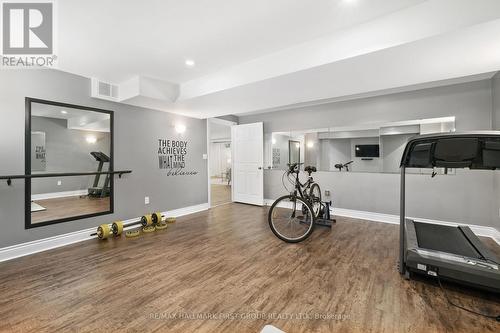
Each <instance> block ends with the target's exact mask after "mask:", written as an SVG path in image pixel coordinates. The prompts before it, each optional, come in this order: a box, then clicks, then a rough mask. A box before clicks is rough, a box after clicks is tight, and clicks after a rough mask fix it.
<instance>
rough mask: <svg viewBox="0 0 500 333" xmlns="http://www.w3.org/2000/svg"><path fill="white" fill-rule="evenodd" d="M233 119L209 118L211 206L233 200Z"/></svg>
mask: <svg viewBox="0 0 500 333" xmlns="http://www.w3.org/2000/svg"><path fill="white" fill-rule="evenodd" d="M232 125H236V123H233V122H231V121H226V120H221V119H217V118H212V119H208V122H207V127H208V154H209V167H208V178H209V199H210V206H211V207H215V206H220V205H223V204H226V203H230V202H232V173H231V171H232V170H231V168H232V147H231V145H232V140H231V126H232Z"/></svg>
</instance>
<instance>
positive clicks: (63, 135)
mask: <svg viewBox="0 0 500 333" xmlns="http://www.w3.org/2000/svg"><path fill="white" fill-rule="evenodd" d="M31 129H32V131H41V132H44V133H45V150H46V170H45V172H47V173H52V172H75V171H97V166H98V162H97V161H96V160H95V158H94V157H92V155H90V152H91V151H100V152H103V153H104V154H106V155H108V156H109V152H110V148H111V140H110V135H109V133H105V132H88V131H80V130H74V129H69V128H68V127H67V120H65V119H55V118H47V117H32V118H31ZM90 134H91V135H92V136H95V137H96V139H97V142H96V143H95V144H89V143H87V142H86V137H87V136H88V135H90ZM108 167H109V164H108V163H105V164H104V169H103V171H106V170H107V168H108ZM33 173H36V172H33ZM104 178H105V177H104V176H101V181H100V185H102V184H103V183H104ZM59 180H60V181H61V185H60V186H58V185H57V181H59ZM93 181H94V176H91V177H65V178H39V179H33V181H32V183H31V194H40V193H54V192H63V191H76V190H84V189H87V188H88V187H89V186H91V185H92V183H93Z"/></svg>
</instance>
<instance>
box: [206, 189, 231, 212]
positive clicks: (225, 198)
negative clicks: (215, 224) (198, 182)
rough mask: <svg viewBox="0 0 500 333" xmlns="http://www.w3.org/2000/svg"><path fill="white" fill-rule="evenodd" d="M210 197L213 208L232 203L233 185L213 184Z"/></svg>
mask: <svg viewBox="0 0 500 333" xmlns="http://www.w3.org/2000/svg"><path fill="white" fill-rule="evenodd" d="M210 197H211V201H212V202H211V205H212V207H215V206H219V205H223V204H226V203H229V202H231V185H227V184H211V185H210Z"/></svg>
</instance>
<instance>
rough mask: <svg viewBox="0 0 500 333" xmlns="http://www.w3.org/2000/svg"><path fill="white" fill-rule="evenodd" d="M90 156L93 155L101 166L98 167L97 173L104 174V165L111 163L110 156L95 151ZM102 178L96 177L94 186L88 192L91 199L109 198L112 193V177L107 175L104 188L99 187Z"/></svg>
mask: <svg viewBox="0 0 500 333" xmlns="http://www.w3.org/2000/svg"><path fill="white" fill-rule="evenodd" d="M90 155H92V156H93V157H94V158H95V160H96V161H97V162H99V166H98V167H97V172H102V168H103V166H104V163H109V161H110V159H109V157H108V155H106V154H104V153H103V152H101V151H93V152H91V153H90ZM100 178H101V175H100V174H97V175H95V178H94V184H93V185H92V187H90V188H89V190H88V193H89V194H88V195H89V197H92V198H105V197H109V195H110V193H111V191H110V188H109V181H110V176H109V174H107V175H106V178H105V180H104V185H103V186H102V187H99V180H100Z"/></svg>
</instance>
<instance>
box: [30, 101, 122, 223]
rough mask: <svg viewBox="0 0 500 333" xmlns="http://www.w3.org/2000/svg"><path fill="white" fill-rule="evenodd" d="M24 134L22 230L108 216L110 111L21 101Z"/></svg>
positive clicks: (110, 210) (110, 194) (110, 202)
mask: <svg viewBox="0 0 500 333" xmlns="http://www.w3.org/2000/svg"><path fill="white" fill-rule="evenodd" d="M25 131H26V137H25V174H26V175H31V176H35V177H33V178H26V183H25V184H26V185H25V227H26V229H29V228H35V227H41V226H45V225H50V224H56V223H62V222H69V221H74V220H78V219H83V218H89V217H94V216H99V215H105V214H111V213H113V175H112V174H106V172H112V171H113V112H112V111H109V110H102V109H96V108H91V107H85V106H79V105H72V104H66V103H59V102H53V101H46V100H40V99H33V98H26V129H25ZM75 173H76V174H77V175H74V174H75ZM80 173H87V174H86V175H78V174H80ZM90 173H92V174H90ZM71 174H73V175H71Z"/></svg>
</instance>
